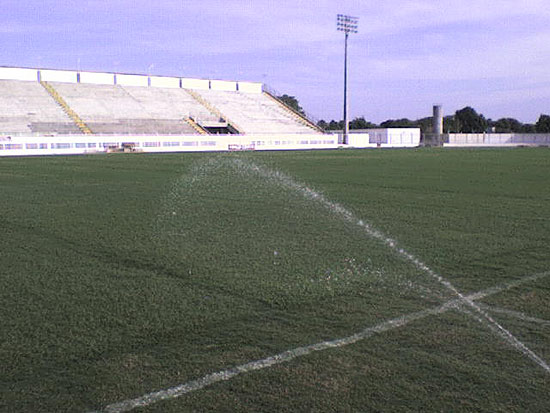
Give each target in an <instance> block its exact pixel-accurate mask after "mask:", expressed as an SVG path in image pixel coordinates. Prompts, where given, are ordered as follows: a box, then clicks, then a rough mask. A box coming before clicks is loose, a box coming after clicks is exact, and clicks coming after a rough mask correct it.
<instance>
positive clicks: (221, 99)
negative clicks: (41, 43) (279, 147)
mask: <svg viewBox="0 0 550 413" xmlns="http://www.w3.org/2000/svg"><path fill="white" fill-rule="evenodd" d="M0 79H1V80H0V110H1V112H0V113H1V115H0V134H27V133H39V134H43V133H46V134H79V133H94V134H134V135H136V134H137V135H150V134H161V135H166V134H168V135H187V134H209V133H210V132H211V131H213V132H214V133H220V132H221V133H223V132H225V133H240V134H266V133H268V134H277V133H285V134H312V133H313V134H319V133H321V131H320V130H319V129H318V128H317V127H316V126H315V125H314V124H313V123H312V122H310V121H309V120H308V119H306V118H305V117H302V116H300V115H299V114H297V113H295V112H293V111H292V110H291V109H290V108H288V107H286V106H285V105H284V104H283V103H282V102H281V101H279V100H277V99H276V98H274V97H273V96H271V95H269V94H268V93H266V92H263V91H262V85H261V84H259V83H250V82H246V83H245V82H228V81H209V80H201V79H180V78H168V77H166V78H162V77H158V76H156V77H153V76H140V75H124V74H109V73H91V72H85V73H80V72H71V71H54V70H38V69H36V70H35V69H17V68H0ZM84 126H85V127H84Z"/></svg>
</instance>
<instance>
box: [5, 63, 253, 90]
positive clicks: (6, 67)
mask: <svg viewBox="0 0 550 413" xmlns="http://www.w3.org/2000/svg"><path fill="white" fill-rule="evenodd" d="M0 69H24V70H37V71H41V70H53V71H60V72H76V73H83V72H85V73H98V74H107V75H130V76H147V77H150V76H152V77H166V78H177V79H197V80H208V81H223V82H236V83H256V84H261V85H263V82H257V81H252V80H230V79H212V78H201V77H187V76H169V75H157V74H152V73H149V74H144V73H123V72H105V71H97V70H83V69H77V70H74V69H53V68H49V67H40V68H38V67H21V66H4V65H0Z"/></svg>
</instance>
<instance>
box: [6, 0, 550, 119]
mask: <svg viewBox="0 0 550 413" xmlns="http://www.w3.org/2000/svg"><path fill="white" fill-rule="evenodd" d="M338 13H343V14H351V15H355V16H358V17H359V18H360V22H359V33H358V34H356V35H352V36H351V37H350V45H349V46H350V77H349V82H350V83H349V86H350V106H351V107H350V112H351V116H352V117H356V116H364V117H365V118H366V119H367V120H371V121H373V122H381V121H384V120H386V119H390V118H393V119H395V118H401V117H408V118H411V119H416V118H420V117H425V116H430V115H431V107H432V105H433V104H434V103H438V104H442V105H443V109H444V112H445V113H446V114H451V113H454V111H455V110H457V109H460V108H462V107H464V106H467V105H470V106H473V107H474V108H475V109H476V110H478V111H479V112H481V113H483V114H484V115H485V116H486V117H489V118H493V119H498V118H500V117H514V118H517V119H519V120H520V121H522V122H535V121H536V120H537V119H538V116H539V115H540V113H550V24H549V22H550V7H549V5H548V0H541V1H538V0H528V1H527V0H490V1H486V0H477V1H471V0H462V1H459V2H457V1H450V0H425V1H424V0H392V1H387V2H381V1H370V0H363V1H358V0H356V1H352V0H340V1H335V0H330V1H329V0H316V1H312V0H311V1H310V0H307V1H306V0H254V1H253V0H224V1H221V0H202V1H201V0H195V1H188V0H177V1H173V0H156V1H145V0H132V1H130V0H111V1H105V0H87V1H82V0H80V1H76V0H75V1H70V0H26V1H22V0H2V8H1V13H0V65H1V66H22V67H46V68H56V69H81V70H93V71H109V72H113V71H115V72H123V73H143V74H148V73H151V74H157V75H169V76H182V77H200V78H211V79H228V80H250V81H259V82H264V83H267V84H268V85H269V86H270V87H271V88H273V89H274V90H276V91H278V92H280V93H287V94H291V95H295V96H296V97H297V98H298V99H299V100H300V102H301V104H302V106H303V107H304V108H305V109H306V110H307V111H308V112H311V113H312V114H313V115H314V116H316V117H317V118H323V119H326V120H330V119H340V118H341V116H342V114H341V113H342V109H341V107H342V99H343V98H342V95H343V92H342V89H343V34H342V33H340V32H337V31H336V14H338Z"/></svg>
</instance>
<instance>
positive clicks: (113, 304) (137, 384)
mask: <svg viewBox="0 0 550 413" xmlns="http://www.w3.org/2000/svg"><path fill="white" fill-rule="evenodd" d="M549 173H550V152H549V151H548V150H547V149H517V150H500V149H499V150H406V151H405V150H403V151H401V150H400V151H321V152H287V153H239V154H234V153H233V154H172V155H144V154H136V155H107V156H87V157H47V158H19V159H0V185H1V188H2V192H1V194H0V200H1V207H2V212H1V213H0V225H1V226H2V231H3V236H2V237H1V238H0V253H1V257H2V259H1V262H2V265H1V267H0V283H1V286H2V288H0V315H1V318H0V319H1V321H2V328H1V329H0V366H1V367H2V374H1V375H0V392H1V393H0V410H1V411H10V412H25V411H33V412H40V411H48V412H49V411H89V410H102V409H105V408H106V407H107V406H109V405H112V404H113V403H117V402H121V401H124V400H128V399H133V398H136V397H140V396H143V395H146V394H149V393H151V392H155V391H158V390H163V389H167V388H170V387H173V386H177V385H180V384H182V383H187V382H190V381H192V380H195V379H199V378H201V377H204V376H205V375H208V374H210V373H213V372H218V371H221V370H225V369H228V368H231V367H234V366H239V365H243V364H246V363H248V362H250V361H253V360H261V359H264V358H266V357H269V356H272V355H274V354H278V353H281V352H284V351H286V350H290V349H294V348H297V347H301V346H307V345H310V344H313V343H319V342H322V341H324V340H333V339H336V338H341V337H348V336H350V335H352V334H354V333H357V332H359V331H361V330H363V329H365V328H367V327H372V326H377V325H380V324H382V323H384V322H386V321H387V320H390V319H394V318H396V317H400V316H406V315H408V314H411V313H414V312H418V311H422V310H424V309H426V308H433V307H437V306H440V305H442V304H444V303H446V302H448V301H449V300H453V299H456V296H455V295H454V294H453V293H452V291H450V290H449V289H447V288H445V287H444V286H443V285H442V284H441V283H439V282H438V281H437V280H436V279H435V278H433V277H432V276H430V275H429V274H427V273H426V272H425V271H422V270H421V269H419V268H418V267H417V266H415V265H413V264H412V263H411V262H410V260H407V259H405V258H404V257H403V255H400V254H399V253H397V252H396V251H395V250H393V249H391V248H388V246H387V245H385V244H384V243H383V242H381V241H380V240H377V239H374V238H372V237H369V236H368V235H367V234H365V231H364V230H363V229H362V228H361V227H360V226H358V225H356V223H355V222H354V221H353V220H349V219H346V218H345V216H343V214H342V210H341V209H338V208H335V207H334V206H335V204H338V205H339V206H341V207H342V208H344V209H345V210H346V211H347V212H349V213H350V214H353V217H356V218H357V219H361V220H363V221H365V222H366V223H368V224H370V225H371V226H372V227H373V228H375V229H377V230H380V231H381V232H383V233H384V234H386V236H388V237H391V238H392V239H395V240H396V241H397V243H398V247H400V248H404V249H405V250H406V251H408V252H409V253H411V254H412V255H414V256H415V257H418V259H420V260H421V261H422V262H424V263H426V264H427V265H428V266H429V267H430V268H431V269H432V270H434V271H435V272H437V273H438V274H440V275H442V276H443V277H445V278H446V279H447V280H449V281H450V282H451V283H452V284H453V285H454V286H455V287H456V288H457V289H458V290H459V291H460V292H462V293H464V294H470V293H475V292H478V291H482V290H485V289H487V288H491V287H494V286H497V285H502V284H503V283H507V282H512V281H514V280H520V279H522V278H523V277H525V276H528V275H532V274H536V273H543V272H546V271H549V270H550V252H549V249H548V245H550V209H549V208H548V204H549V201H550V185H548V176H549ZM311 194H318V195H319V196H312V195H311ZM320 197H321V198H320ZM323 200H324V201H323ZM549 300H550V277H548V278H546V277H541V278H539V279H537V280H532V281H529V282H525V283H523V284H521V285H518V286H516V287H514V288H511V289H508V290H506V291H503V292H500V293H498V294H493V295H490V296H487V297H486V298H484V299H482V300H480V301H479V304H480V305H483V309H484V310H485V311H487V313H488V314H490V316H491V317H493V318H494V319H495V320H496V321H497V322H499V323H500V324H502V325H503V326H504V327H505V328H506V329H507V330H509V331H510V332H511V333H512V334H513V335H514V336H515V337H516V338H517V339H519V340H521V342H522V343H524V344H525V345H526V346H527V347H528V348H529V349H531V350H532V351H534V352H535V353H536V354H537V355H538V356H540V357H541V358H542V359H544V360H546V361H548V360H550V350H549V348H550V323H549V321H548V320H550V310H549V308H550V307H549V306H548V305H547V303H548V301H549ZM549 385H550V375H549V374H548V373H547V372H546V371H545V370H544V369H543V368H541V367H540V366H539V365H537V364H536V363H534V362H533V361H532V360H530V359H529V358H527V357H525V355H524V354H522V353H521V352H519V351H518V350H517V349H515V348H513V347H512V346H510V344H509V343H508V342H506V341H505V340H503V339H502V338H501V337H499V336H498V335H496V334H494V332H492V331H491V329H489V328H488V327H487V325H486V324H484V323H480V322H479V321H477V320H476V319H475V317H471V316H470V315H468V314H466V313H464V312H462V311H459V310H457V309H450V310H449V311H445V312H444V313H442V314H438V315H430V316H427V317H424V318H422V319H418V320H414V321H412V322H410V323H409V324H407V325H405V326H403V327H400V328H394V329H391V330H389V331H384V332H381V333H380V334H376V335H374V336H372V337H369V338H367V339H364V340H361V341H358V342H356V343H354V344H350V345H348V346H344V347H339V348H334V349H330V350H326V351H322V352H316V353H313V354H309V355H307V356H304V357H299V358H295V359H293V360H291V361H289V362H286V363H282V364H278V365H275V366H273V367H270V368H267V369H263V370H258V371H253V372H250V373H246V374H241V375H239V376H237V377H234V378H232V379H231V380H228V381H224V382H219V383H215V384H213V385H211V386H208V387H205V388H203V389H201V390H197V391H194V392H190V393H188V394H185V395H183V396H181V397H179V398H176V399H170V400H166V401H161V402H158V403H153V404H150V405H149V406H147V407H143V408H140V409H136V411H159V412H166V411H174V412H179V411H191V410H193V411H194V410H196V411H212V410H222V411H243V410H244V411H274V410H277V411H365V410H367V411H407V410H409V411H419V410H428V411H441V410H444V411H472V410H476V411H492V412H494V411H548V410H550V400H549V399H548V395H547V389H548V386H549Z"/></svg>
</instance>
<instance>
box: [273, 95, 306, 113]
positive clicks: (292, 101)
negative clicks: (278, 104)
mask: <svg viewBox="0 0 550 413" xmlns="http://www.w3.org/2000/svg"><path fill="white" fill-rule="evenodd" d="M278 98H279V100H281V101H282V102H283V103H284V104H285V105H287V106H289V107H291V108H292V109H294V110H295V111H296V112H298V113H299V114H300V115H302V116H305V115H306V114H305V112H304V109H303V108H302V107H301V106H300V103H299V102H298V99H296V97H294V96H289V95H287V94H284V95H282V96H278Z"/></svg>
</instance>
